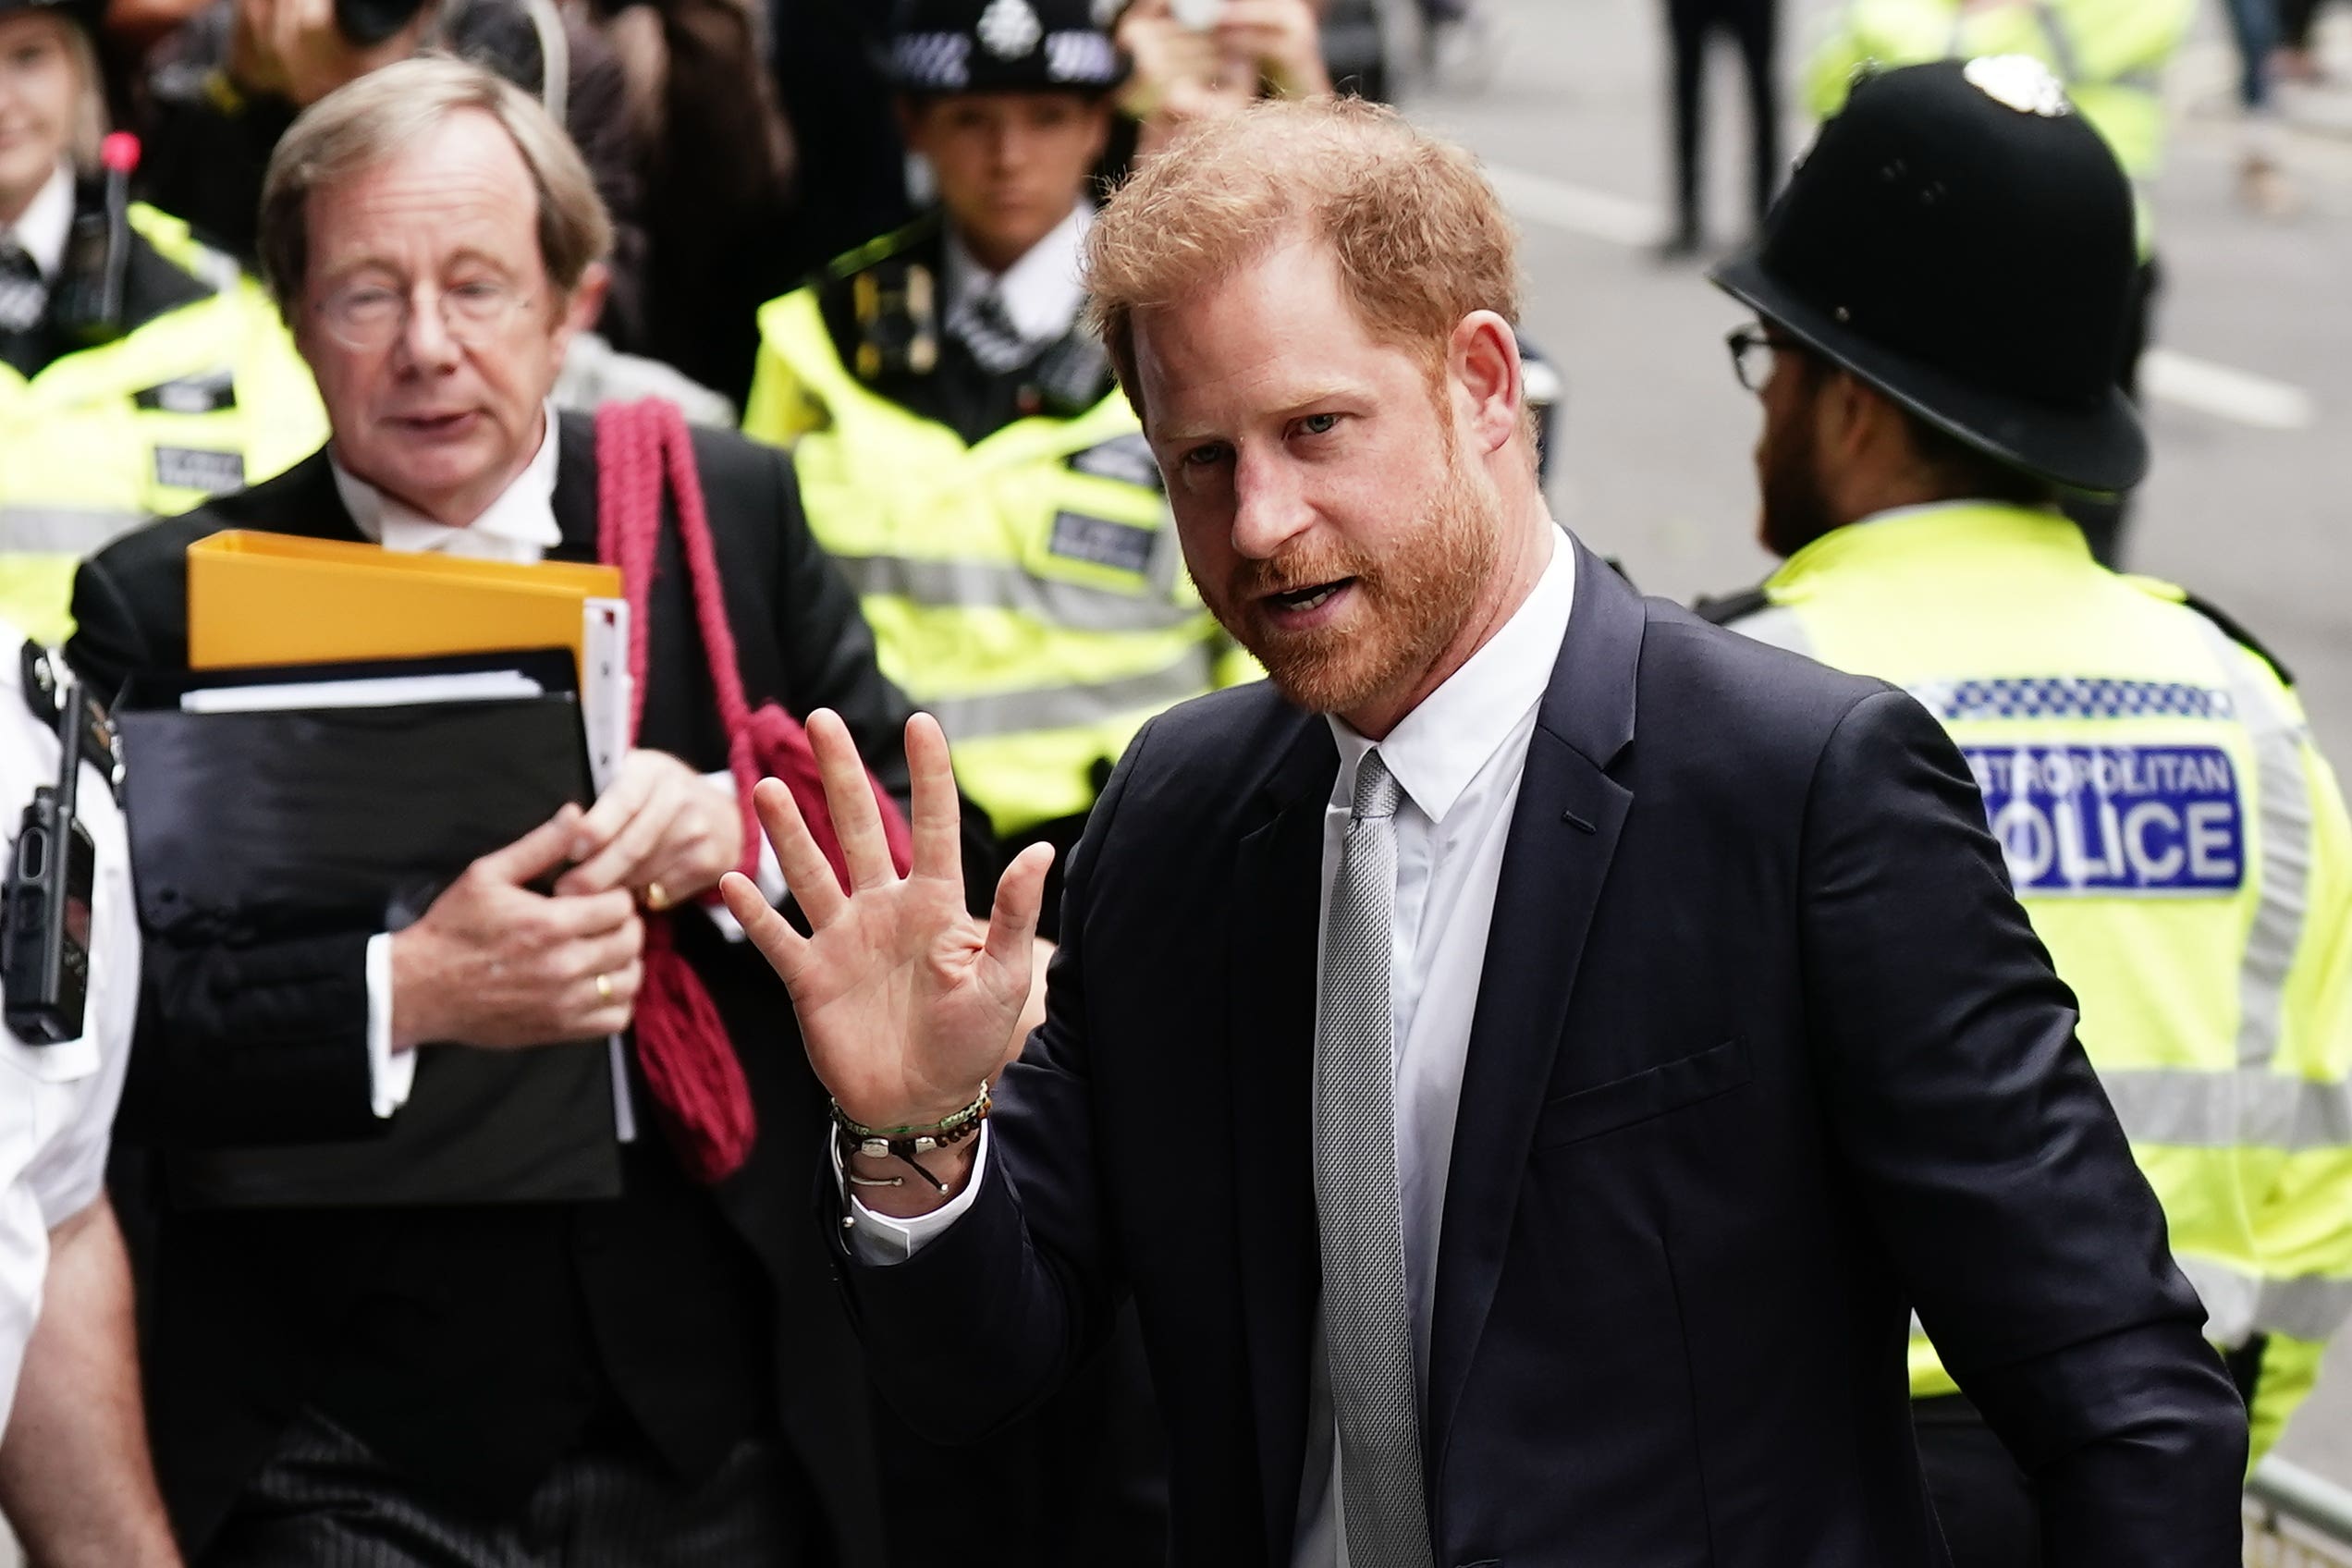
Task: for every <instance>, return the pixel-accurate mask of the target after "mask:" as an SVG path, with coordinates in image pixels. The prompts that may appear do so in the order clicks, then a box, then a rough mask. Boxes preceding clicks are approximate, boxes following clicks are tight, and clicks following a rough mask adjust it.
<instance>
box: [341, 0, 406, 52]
mask: <svg viewBox="0 0 2352 1568" xmlns="http://www.w3.org/2000/svg"><path fill="white" fill-rule="evenodd" d="M423 5H424V0H335V27H336V31H338V32H340V33H341V34H342V35H343V36H344V37H345V38H346V39H347V40H349V42H350V43H355V44H358V45H359V46H361V48H365V47H367V46H368V45H369V44H373V43H383V42H384V41H385V40H386V39H387V38H389V37H391V36H392V35H393V34H394V33H396V32H398V31H400V30H401V29H402V28H404V27H406V26H408V25H409V21H410V18H413V17H414V16H415V15H416V14H417V12H418V11H419V10H421V9H423Z"/></svg>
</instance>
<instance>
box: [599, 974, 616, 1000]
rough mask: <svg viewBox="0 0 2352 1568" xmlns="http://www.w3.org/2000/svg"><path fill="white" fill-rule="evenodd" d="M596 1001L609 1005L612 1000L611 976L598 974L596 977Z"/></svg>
mask: <svg viewBox="0 0 2352 1568" xmlns="http://www.w3.org/2000/svg"><path fill="white" fill-rule="evenodd" d="M596 999H597V1000H598V1001H600V1002H606V1003H609V1002H610V1001H611V1000H612V999H613V983H612V976H611V975H609V974H599V975H597V976H596Z"/></svg>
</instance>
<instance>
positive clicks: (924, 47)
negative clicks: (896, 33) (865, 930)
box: [890, 32, 972, 92]
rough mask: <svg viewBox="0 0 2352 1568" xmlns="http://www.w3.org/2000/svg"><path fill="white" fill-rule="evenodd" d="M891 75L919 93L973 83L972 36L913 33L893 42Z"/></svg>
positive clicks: (946, 33) (953, 33)
mask: <svg viewBox="0 0 2352 1568" xmlns="http://www.w3.org/2000/svg"><path fill="white" fill-rule="evenodd" d="M890 77H891V80H893V81H895V82H897V83H898V85H899V86H900V87H904V88H909V89H912V90H913V91H916V92H923V91H925V90H929V91H932V92H961V91H962V90H963V89H964V88H967V87H969V86H971V85H972V35H971V34H970V33H968V32H910V33H905V34H902V35H900V37H899V39H898V40H897V41H896V42H894V43H892V44H891V45H890Z"/></svg>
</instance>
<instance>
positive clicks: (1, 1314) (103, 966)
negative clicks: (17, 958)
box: [0, 625, 140, 1427]
mask: <svg viewBox="0 0 2352 1568" xmlns="http://www.w3.org/2000/svg"><path fill="white" fill-rule="evenodd" d="M22 642H23V634H22V633H21V632H19V631H16V630H15V629H14V628H12V627H8V626H6V625H0V647H6V648H14V647H16V646H18V644H20V643H22ZM20 680H21V677H20V674H19V668H18V662H17V660H16V658H15V657H14V655H11V656H9V657H7V658H6V659H0V864H7V863H8V862H9V861H11V860H13V859H14V858H15V855H16V847H17V845H16V840H17V831H18V823H19V822H21V821H22V820H23V815H24V808H25V805H26V803H27V802H30V801H31V799H32V792H33V790H36V789H38V788H39V787H41V786H42V785H44V784H55V783H56V781H57V741H56V731H55V729H51V728H50V727H49V726H48V725H45V724H43V723H42V722H41V721H40V720H38V719H36V718H34V717H33V715H32V710H31V707H30V706H29V705H28V704H26V701H25V696H24V692H23V690H22V687H21V684H20ZM74 815H75V816H76V818H77V819H79V820H80V823H81V825H82V826H83V827H85V828H86V829H88V831H89V833H90V844H91V848H92V851H95V858H96V864H97V877H96V881H95V883H94V885H93V887H92V890H91V910H90V993H89V996H88V997H87V998H86V999H85V1004H84V1008H83V1013H82V1034H81V1037H80V1039H76V1040H68V1041H66V1042H64V1043H62V1044H58V1045H54V1046H53V1045H27V1044H25V1043H24V1042H23V1041H21V1040H19V1039H18V1038H17V1037H16V1035H13V1034H11V1033H10V1032H9V1031H8V1030H7V1029H6V1027H5V1026H0V1427H6V1425H7V1419H8V1409H9V1405H10V1402H11V1401H12V1400H13V1399H14V1397H15V1394H16V1388H17V1376H18V1372H19V1371H20V1370H21V1368H22V1367H23V1365H24V1354H25V1345H26V1342H27V1341H29V1340H30V1339H31V1336H32V1329H33V1325H34V1323H35V1322H36V1321H37V1320H38V1319H39V1317H40V1313H41V1296H42V1290H43V1285H44V1283H45V1282H46V1280H47V1278H48V1272H49V1232H50V1231H54V1230H55V1229H56V1228H57V1227H58V1226H59V1225H62V1224H64V1223H65V1222H66V1221H67V1219H71V1218H72V1217H73V1216H74V1215H76V1214H79V1213H80V1212H81V1210H82V1209H84V1208H86V1207H89V1206H90V1205H91V1204H92V1202H94V1201H96V1199H97V1197H98V1194H99V1193H100V1191H101V1190H102V1189H103V1188H104V1184H105V1179H106V1142H107V1130H108V1129H109V1128H110V1127H112V1126H113V1125H114V1120H115V1107H116V1103H117V1102H118V1101H119V1100H120V1099H121V1098H122V1084H123V1072H124V1069H125V1066H126V1064H127V1063H128V1062H129V1060H130V1034H131V1025H132V1023H134V1022H135V1021H136V1019H137V1017H138V1014H139V959H140V953H139V922H138V917H137V914H136V913H135V911H134V908H133V905H132V903H131V888H130V854H129V846H128V844H127V842H126V840H125V839H124V835H123V819H122V813H121V811H120V810H118V809H117V808H116V805H115V797H114V792H113V790H112V788H111V787H110V786H109V784H108V782H107V780H106V778H105V777H104V774H103V773H102V772H101V771H100V770H99V768H98V767H97V766H95V765H94V764H92V763H90V762H88V761H85V762H84V763H83V764H82V767H81V781H80V786H79V788H78V789H77V790H76V797H75V803H74Z"/></svg>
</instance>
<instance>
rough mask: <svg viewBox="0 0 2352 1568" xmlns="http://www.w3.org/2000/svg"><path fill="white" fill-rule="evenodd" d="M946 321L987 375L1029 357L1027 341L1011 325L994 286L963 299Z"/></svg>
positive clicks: (1017, 363)
mask: <svg viewBox="0 0 2352 1568" xmlns="http://www.w3.org/2000/svg"><path fill="white" fill-rule="evenodd" d="M949 325H951V326H953V328H954V330H955V335H956V336H957V337H961V338H962V339H963V343H964V347H965V348H967V349H971V350H972V357H973V358H974V359H975V360H977V361H980V368H981V369H982V370H985V371H986V372H987V373H988V374H991V375H1002V374H1005V373H1006V372H1007V371H1011V370H1018V369H1019V368H1020V367H1021V366H1023V365H1024V364H1026V363H1028V361H1029V359H1030V348H1029V343H1028V341H1027V339H1025V338H1023V337H1022V336H1021V329H1020V328H1019V327H1017V326H1015V325H1012V316H1011V312H1008V311H1007V310H1006V309H1005V303H1004V300H1003V297H1002V296H1000V295H999V294H998V292H997V291H996V290H995V289H994V288H988V289H984V290H983V291H981V292H980V293H978V294H975V295H974V296H972V297H971V298H970V299H969V300H965V301H964V303H963V305H962V307H961V308H960V309H958V310H957V312H955V319H954V320H953V321H952V322H951V323H950V324H949Z"/></svg>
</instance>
